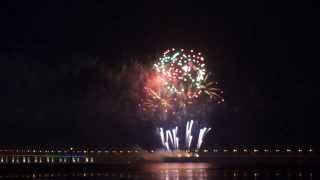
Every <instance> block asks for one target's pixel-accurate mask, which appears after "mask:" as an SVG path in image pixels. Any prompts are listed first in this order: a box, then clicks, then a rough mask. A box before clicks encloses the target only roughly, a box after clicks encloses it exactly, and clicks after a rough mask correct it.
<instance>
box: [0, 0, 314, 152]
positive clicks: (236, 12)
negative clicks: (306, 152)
mask: <svg viewBox="0 0 320 180" xmlns="http://www.w3.org/2000/svg"><path fill="white" fill-rule="evenodd" d="M116 2H118V3H116ZM301 3H302V2H300V3H299V4H295V3H294V2H291V1H288V2H282V3H280V2H277V3H270V2H269V1H265V2H263V1H251V2H248V1H247V2H244V1H241V2H237V1H228V2H225V1H217V2H211V3H203V2H198V1H195V2H193V3H190V2H187V1H184V2H180V3H178V2H177V3H174V2H164V1H159V2H158V3H155V2H152V3H139V2H131V3H129V2H125V1H115V2H109V1H85V0H74V1H68V2H67V1H46V0H42V1H32V2H30V1H17V0H11V1H8V2H1V5H0V8H1V9H0V17H1V19H0V20H1V21H0V73H1V76H0V79H1V88H0V96H1V99H0V106H1V111H0V112H1V114H0V129H1V130H0V146H1V147H2V148H7V147H67V146H79V147H92V148H96V147H103V148H104V147H137V146H141V147H145V148H151V147H156V146H158V143H159V142H157V141H158V138H157V137H156V134H155V130H154V128H153V126H152V124H151V123H150V122H148V121H140V120H139V119H137V118H133V117H131V115H130V113H129V112H127V111H130V109H128V108H127V109H125V111H124V112H121V111H119V110H118V109H119V108H118V109H117V108H112V106H116V105H117V106H119V105H120V106H122V105H121V104H119V102H118V101H117V102H115V101H116V100H115V99H116V98H112V97H110V94H108V92H107V91H104V86H105V84H108V83H110V82H105V78H104V77H105V75H106V73H108V72H109V71H110V69H112V70H113V71H117V69H121V66H123V65H124V64H127V63H129V62H130V61H132V60H135V61H138V62H141V63H142V64H148V63H150V62H152V61H153V60H154V57H156V56H157V55H159V54H160V53H161V52H162V51H163V50H165V49H166V48H171V47H177V48H193V49H197V50H200V51H201V52H203V54H204V55H205V57H206V59H207V61H208V64H209V67H210V71H212V72H214V73H215V75H216V79H217V80H218V81H219V82H220V84H221V88H222V89H223V90H224V92H225V94H224V97H225V101H226V102H225V103H224V104H223V105H220V106H214V110H213V112H212V113H211V114H208V117H210V118H209V119H210V121H209V123H210V125H211V126H212V127H213V128H214V133H212V134H210V135H209V136H208V138H207V139H206V142H205V143H206V144H207V145H208V146H212V147H213V146H234V145H235V146H246V145H248V146H251V145H271V146H274V145H308V144H310V145H319V140H318V137H320V133H319V130H318V128H319V123H318V122H319V115H318V114H319V113H318V111H319V110H318V107H319V105H318V104H319V103H318V102H319V101H318V99H319V98H318V97H319V83H318V81H317V79H318V71H319V68H318V66H317V61H318V60H319V55H318V54H319V53H318V52H319V32H320V31H319V30H320V28H319V27H318V24H319V23H318V21H319V20H318V16H317V11H319V9H316V8H315V6H314V5H313V3H312V2H304V3H303V4H301ZM121 103H122V102H121ZM123 106H124V107H126V105H123ZM112 109H116V110H112ZM133 110H134V108H132V110H131V111H133Z"/></svg>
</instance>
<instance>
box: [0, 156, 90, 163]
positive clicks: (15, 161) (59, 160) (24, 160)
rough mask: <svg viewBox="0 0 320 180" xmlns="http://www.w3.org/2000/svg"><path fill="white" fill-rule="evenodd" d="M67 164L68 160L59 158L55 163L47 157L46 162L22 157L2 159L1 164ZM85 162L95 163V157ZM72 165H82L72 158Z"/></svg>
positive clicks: (76, 158) (78, 160)
mask: <svg viewBox="0 0 320 180" xmlns="http://www.w3.org/2000/svg"><path fill="white" fill-rule="evenodd" d="M20 162H21V163H23V164H24V163H28V164H29V163H56V162H58V163H67V162H68V160H67V158H58V161H55V159H54V158H49V157H46V158H45V160H43V159H42V158H34V159H33V161H32V160H31V158H30V157H22V159H19V158H16V157H14V156H12V157H11V158H8V157H5V158H4V157H1V158H0V163H13V164H14V163H17V164H19V163H20ZM84 162H85V163H93V162H94V158H93V157H90V158H89V157H86V158H85V159H84ZM71 163H81V162H80V158H79V157H72V158H71Z"/></svg>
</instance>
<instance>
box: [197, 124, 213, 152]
mask: <svg viewBox="0 0 320 180" xmlns="http://www.w3.org/2000/svg"><path fill="white" fill-rule="evenodd" d="M210 130H211V128H207V127H204V128H202V129H200V132H199V138H198V143H197V149H200V147H201V145H202V143H203V139H204V137H205V136H206V135H207V134H208V132H209V131H210Z"/></svg>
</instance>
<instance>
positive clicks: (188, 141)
mask: <svg viewBox="0 0 320 180" xmlns="http://www.w3.org/2000/svg"><path fill="white" fill-rule="evenodd" d="M192 125H193V120H191V121H190V122H189V121H188V122H187V126H186V147H187V150H190V146H191V142H192V138H193V137H192Z"/></svg>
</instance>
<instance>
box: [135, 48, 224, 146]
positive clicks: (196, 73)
mask: <svg viewBox="0 0 320 180" xmlns="http://www.w3.org/2000/svg"><path fill="white" fill-rule="evenodd" d="M206 66H207V65H206V63H205V58H204V56H203V55H202V53H201V52H196V51H194V50H184V49H179V50H178V49H168V50H166V51H165V52H164V53H163V54H162V55H161V57H159V59H158V61H157V62H156V63H155V64H154V65H153V67H152V69H151V71H150V72H147V73H145V75H144V77H146V78H145V79H144V83H145V85H144V87H143V90H144V92H145V93H144V94H145V96H143V98H142V99H141V100H142V102H141V103H140V104H141V107H142V109H143V111H144V112H146V114H148V115H151V117H152V118H153V119H158V120H160V121H161V122H170V123H169V124H172V123H173V124H174V128H169V129H165V128H163V126H161V127H160V128H159V134H160V139H161V143H162V146H163V147H164V148H165V149H166V150H178V149H179V148H181V147H182V146H183V144H182V142H181V139H183V138H179V133H178V129H179V128H178V125H179V124H180V123H181V122H187V124H186V129H185V133H186V134H185V141H184V146H183V147H184V148H186V149H187V150H190V149H192V146H193V145H195V149H200V148H201V145H202V144H203V140H204V138H205V136H206V135H207V133H208V132H209V131H210V130H211V128H208V127H202V128H200V129H197V128H193V127H194V122H195V121H193V120H191V121H190V119H196V120H197V121H199V120H200V119H201V117H200V114H205V112H206V109H207V108H208V107H210V106H208V103H212V102H216V103H221V102H223V101H224V99H223V98H222V93H223V92H222V91H221V90H220V89H219V88H218V83H217V82H215V81H213V80H211V78H212V74H211V73H210V72H208V71H207V69H206ZM171 126H172V125H171ZM193 129H194V130H193ZM180 135H181V133H180ZM196 140H197V142H196Z"/></svg>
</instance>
